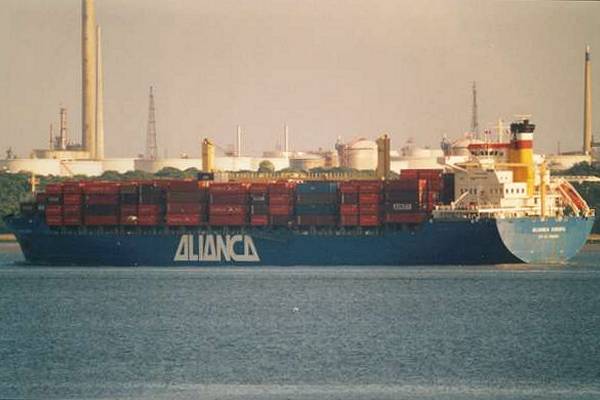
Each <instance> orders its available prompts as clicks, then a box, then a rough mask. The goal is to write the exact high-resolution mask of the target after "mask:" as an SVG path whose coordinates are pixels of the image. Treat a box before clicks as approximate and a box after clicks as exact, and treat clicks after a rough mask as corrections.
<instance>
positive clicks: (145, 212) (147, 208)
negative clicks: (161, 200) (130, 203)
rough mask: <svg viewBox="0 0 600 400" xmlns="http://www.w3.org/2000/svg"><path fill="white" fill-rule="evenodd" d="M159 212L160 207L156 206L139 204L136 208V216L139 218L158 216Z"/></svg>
mask: <svg viewBox="0 0 600 400" xmlns="http://www.w3.org/2000/svg"><path fill="white" fill-rule="evenodd" d="M160 211H161V210H160V205H158V204H140V205H139V206H138V215H139V216H140V217H141V216H154V215H159V214H160Z"/></svg>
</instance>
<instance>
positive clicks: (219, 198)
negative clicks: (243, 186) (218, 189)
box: [210, 194, 248, 205]
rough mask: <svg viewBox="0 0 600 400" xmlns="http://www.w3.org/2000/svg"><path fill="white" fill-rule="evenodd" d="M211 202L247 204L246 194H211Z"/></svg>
mask: <svg viewBox="0 0 600 400" xmlns="http://www.w3.org/2000/svg"><path fill="white" fill-rule="evenodd" d="M210 202H211V204H232V205H233V204H235V205H245V204H248V195H247V194H211V195H210Z"/></svg>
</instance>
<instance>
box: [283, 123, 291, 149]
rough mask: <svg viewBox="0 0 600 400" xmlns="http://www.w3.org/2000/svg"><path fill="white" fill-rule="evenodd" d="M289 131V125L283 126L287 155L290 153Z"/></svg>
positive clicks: (284, 146) (284, 147)
mask: <svg viewBox="0 0 600 400" xmlns="http://www.w3.org/2000/svg"><path fill="white" fill-rule="evenodd" d="M289 139H290V138H289V131H288V126H287V124H284V125H283V151H284V152H285V154H287V153H288V152H289V151H290V147H289V146H290V142H289Z"/></svg>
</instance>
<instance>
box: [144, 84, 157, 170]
mask: <svg viewBox="0 0 600 400" xmlns="http://www.w3.org/2000/svg"><path fill="white" fill-rule="evenodd" d="M157 158H158V146H157V145H156V108H155V107H154V93H153V90H152V86H150V96H149V101H148V127H147V129H146V159H147V160H156V159H157Z"/></svg>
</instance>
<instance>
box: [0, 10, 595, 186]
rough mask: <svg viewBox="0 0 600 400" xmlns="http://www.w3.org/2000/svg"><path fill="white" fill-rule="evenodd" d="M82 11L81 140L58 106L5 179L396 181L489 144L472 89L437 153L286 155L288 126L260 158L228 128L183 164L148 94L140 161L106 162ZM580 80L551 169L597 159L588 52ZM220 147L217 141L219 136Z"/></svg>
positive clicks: (370, 148)
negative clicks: (43, 140)
mask: <svg viewBox="0 0 600 400" xmlns="http://www.w3.org/2000/svg"><path fill="white" fill-rule="evenodd" d="M81 7H82V10H81V16H82V20H81V29H82V35H81V71H82V82H81V120H82V132H81V135H80V136H79V137H78V135H73V134H72V133H71V132H70V131H69V127H68V120H69V118H68V110H67V108H66V107H62V106H61V107H60V108H59V111H58V124H56V125H55V124H54V123H52V124H50V129H49V136H48V146H47V148H44V149H34V150H33V151H32V152H31V154H30V157H28V158H18V157H16V156H14V155H13V153H12V151H11V150H10V149H9V151H7V152H6V153H7V154H6V158H5V159H3V160H0V170H3V171H6V172H11V173H17V172H21V171H26V172H31V173H34V174H39V175H54V176H75V175H88V176H98V175H101V174H102V173H104V172H105V171H116V172H120V173H124V172H127V171H144V172H150V173H155V172H158V171H160V170H161V169H163V168H167V167H171V168H177V169H179V170H186V169H189V168H196V169H199V170H200V169H202V170H209V171H256V170H257V169H258V168H259V166H260V164H261V163H262V162H264V161H268V162H269V163H270V164H271V165H272V167H273V169H274V170H276V171H279V170H286V169H290V170H304V171H309V170H312V169H331V168H337V167H342V168H348V169H353V170H359V171H365V170H368V171H375V170H377V169H378V168H381V163H380V162H379V161H378V160H380V159H382V158H383V159H386V161H389V166H390V167H389V168H390V171H393V172H396V173H400V171H401V170H403V169H410V168H419V169H435V168H440V167H444V166H446V165H448V164H453V163H457V162H464V161H465V159H468V158H469V157H471V156H473V155H474V154H473V151H479V150H474V149H481V148H484V147H485V144H486V142H487V141H488V140H489V137H488V136H486V135H483V134H480V132H479V124H478V119H477V116H478V114H477V89H476V86H475V83H473V87H472V90H473V106H472V120H471V127H470V128H471V130H470V132H469V133H468V135H465V136H463V137H461V138H459V139H457V140H454V141H451V140H449V139H448V138H446V137H444V140H443V141H442V145H441V148H440V149H430V148H421V147H418V146H417V144H416V143H415V141H414V140H412V139H409V140H408V141H407V142H406V143H405V144H404V145H401V146H400V147H398V149H397V150H395V149H393V147H392V145H391V144H390V136H389V134H383V135H381V136H380V137H379V139H376V138H370V137H368V136H361V137H354V138H352V139H351V140H342V138H341V137H338V138H337V140H336V142H335V143H332V146H331V148H330V149H322V148H318V149H300V148H297V149H294V150H292V149H291V148H290V129H289V127H288V125H287V123H284V124H283V132H282V140H281V145H280V146H278V148H277V149H275V150H266V151H263V152H262V154H260V155H251V154H248V153H247V152H245V151H244V148H243V142H244V140H245V135H244V130H243V127H242V126H241V125H232V128H234V127H235V128H234V129H232V135H231V138H232V142H233V145H232V146H231V145H227V144H223V143H218V141H216V140H215V138H211V137H207V138H204V137H198V138H197V143H198V147H197V149H192V152H194V150H196V151H195V152H197V153H199V154H201V157H200V158H193V157H190V155H189V154H181V155H180V156H179V157H172V158H169V157H166V154H165V157H161V156H160V151H159V148H158V145H157V137H158V135H159V132H157V116H158V115H157V114H159V111H160V110H157V109H156V106H155V96H156V95H157V93H156V92H155V89H154V88H153V87H152V86H150V87H149V94H148V117H147V130H146V141H145V150H144V152H143V154H139V155H138V156H137V157H131V158H110V157H107V156H106V155H105V150H104V143H105V132H104V111H103V110H104V99H103V97H104V95H103V92H104V83H103V78H104V77H103V63H102V61H103V60H102V30H101V27H100V25H98V24H97V21H96V13H95V6H94V0H82V2H81ZM584 76H585V81H584V107H583V109H584V112H583V121H584V127H583V146H582V150H581V151H577V152H560V150H559V151H558V152H557V153H556V154H552V155H547V156H545V159H546V160H547V161H548V165H549V167H550V168H551V169H567V168H569V167H571V166H573V165H574V164H577V163H580V162H588V163H592V162H594V160H597V159H598V151H597V150H598V143H595V142H594V140H593V136H592V88H591V49H590V47H589V46H587V47H586V50H585V67H584ZM55 126H56V129H55ZM486 133H489V132H486ZM109 134H110V132H109ZM503 135H509V133H508V130H507V129H506V128H504V126H503V124H502V122H501V121H499V123H498V128H497V139H498V141H500V142H501V141H503V137H502V136H503ZM278 136H279V135H278ZM373 136H377V135H373ZM40 137H41V135H40ZM382 138H386V139H385V140H383V139H382ZM219 139H222V136H221V137H220V138H219ZM505 139H506V138H505ZM298 142H300V140H299V141H298ZM395 145H397V144H395ZM385 146H387V147H385ZM382 149H384V150H382ZM385 149H387V150H385ZM478 155H480V154H478ZM542 158H543V157H541V156H538V157H536V159H537V160H538V161H539V160H541V159H542Z"/></svg>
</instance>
